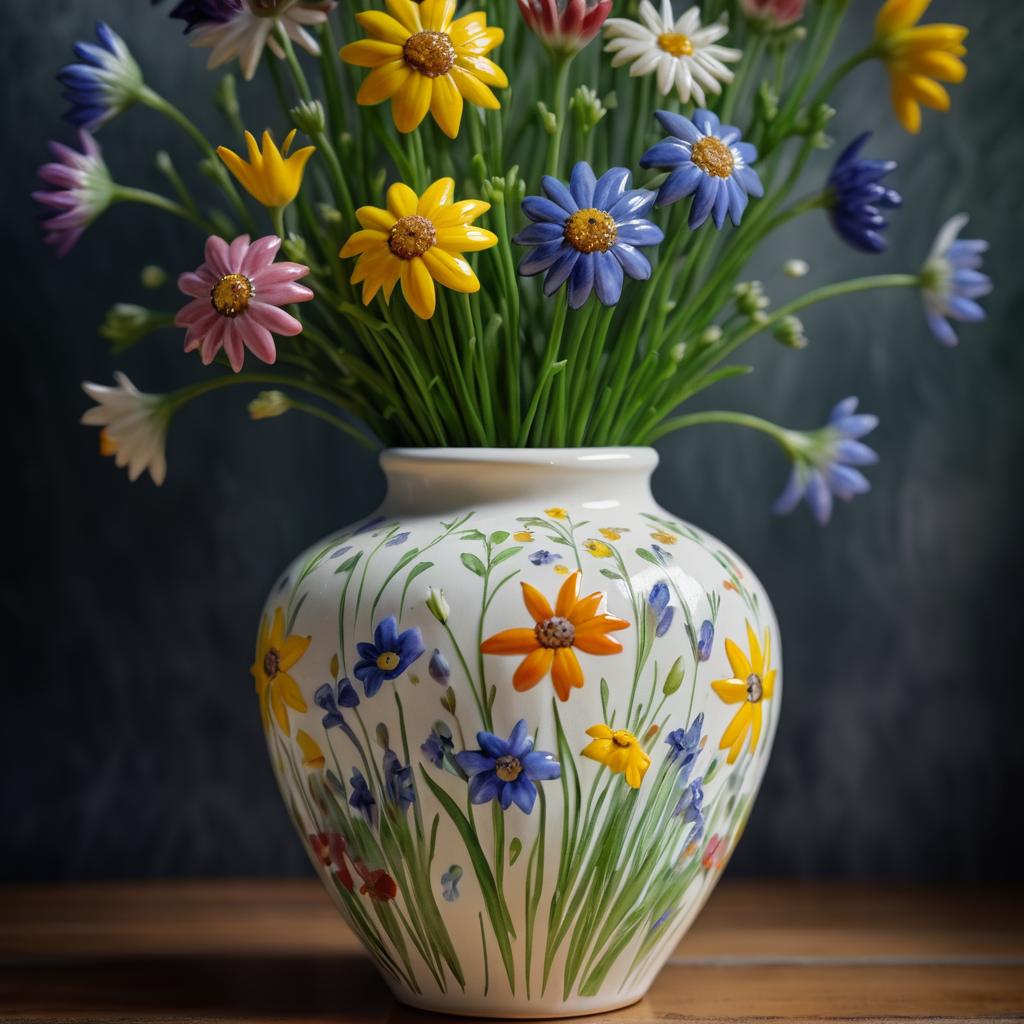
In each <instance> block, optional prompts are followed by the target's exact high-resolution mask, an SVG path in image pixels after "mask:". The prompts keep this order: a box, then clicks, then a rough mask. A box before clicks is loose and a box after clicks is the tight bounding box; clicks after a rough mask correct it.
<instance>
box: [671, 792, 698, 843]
mask: <svg viewBox="0 0 1024 1024" xmlns="http://www.w3.org/2000/svg"><path fill="white" fill-rule="evenodd" d="M672 817H673V818H682V819H683V821H684V822H689V823H690V824H692V825H693V828H692V829H690V834H689V835H688V836H687V837H686V843H687V845H689V844H690V843H696V842H698V841H699V840H700V839H701V837H702V836H703V835H704V782H703V780H702V779H694V780H693V782H689V783H687V784H686V786H685V787H684V788H683V795H682V796H681V797H680V798H679V802H678V803H677V804H676V809H675V810H674V811H673V812H672Z"/></svg>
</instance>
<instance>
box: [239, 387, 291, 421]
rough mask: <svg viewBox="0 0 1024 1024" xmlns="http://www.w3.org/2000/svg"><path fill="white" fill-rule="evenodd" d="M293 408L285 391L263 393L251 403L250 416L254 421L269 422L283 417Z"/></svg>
mask: <svg viewBox="0 0 1024 1024" xmlns="http://www.w3.org/2000/svg"><path fill="white" fill-rule="evenodd" d="M290 408H291V403H290V402H289V401H288V396H287V395H286V394H285V393H284V392H283V391H261V392H260V393H259V394H258V395H257V396H256V397H255V398H254V399H253V400H252V401H251V402H250V403H249V416H250V417H251V418H252V419H254V420H269V419H273V418H274V417H275V416H283V415H284V414H285V413H286V412H287V411H288V410H289V409H290Z"/></svg>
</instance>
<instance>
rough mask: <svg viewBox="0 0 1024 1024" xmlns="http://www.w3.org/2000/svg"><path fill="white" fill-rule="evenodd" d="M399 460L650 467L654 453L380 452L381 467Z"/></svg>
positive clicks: (612, 449) (640, 449)
mask: <svg viewBox="0 0 1024 1024" xmlns="http://www.w3.org/2000/svg"><path fill="white" fill-rule="evenodd" d="M402 463H407V464H408V463H431V464H434V465H436V464H448V465H459V464H467V463H469V464H472V463H486V464H490V465H495V464H498V465H507V466H549V467H553V468H565V469H570V468H572V469H586V470H588V471H601V470H611V471H621V470H624V469H630V470H647V471H653V470H654V469H655V468H656V467H657V465H658V453H657V452H656V451H655V450H654V449H653V448H650V447H645V446H642V445H633V446H630V445H622V446H602V447H593V448H583V447H580V448H443V447H437V448H406V447H400V448H386V449H384V451H382V452H381V453H380V464H381V467H382V468H383V469H384V470H385V471H387V470H388V469H397V468H399V467H400V466H401V465H402Z"/></svg>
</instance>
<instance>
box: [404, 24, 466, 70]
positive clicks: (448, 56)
mask: <svg viewBox="0 0 1024 1024" xmlns="http://www.w3.org/2000/svg"><path fill="white" fill-rule="evenodd" d="M402 56H403V57H404V58H405V63H406V64H408V65H409V67H411V68H412V69H413V70H414V71H418V72H419V73H420V74H421V75H426V76H427V78H437V77H439V76H440V75H446V74H448V72H449V71H451V69H452V65H453V64H454V63H455V47H454V46H453V45H452V41H451V40H450V39H449V38H448V36H447V35H445V33H444V32H417V33H416V34H415V35H411V36H409V38H408V39H407V40H406V41H405V46H404V48H403V50H402Z"/></svg>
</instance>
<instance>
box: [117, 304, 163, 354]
mask: <svg viewBox="0 0 1024 1024" xmlns="http://www.w3.org/2000/svg"><path fill="white" fill-rule="evenodd" d="M170 322H171V319H170V318H169V317H168V315H167V314H165V313H156V312H154V311H153V310H151V309H146V308H145V306H136V305H133V304H131V303H127V302H119V303H117V304H116V305H114V306H111V307H110V309H109V310H108V311H107V317H106V319H105V320H104V321H103V324H102V326H101V327H100V337H101V338H106V339H107V341H109V342H110V344H111V346H112V348H113V350H114V351H115V352H123V351H124V350H125V349H126V348H131V346H132V345H134V344H135V343H136V342H138V341H141V340H142V339H143V338H145V337H146V336H147V335H149V334H152V333H153V331H155V330H158V329H159V328H161V327H167V326H168V325H169V324H170Z"/></svg>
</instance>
